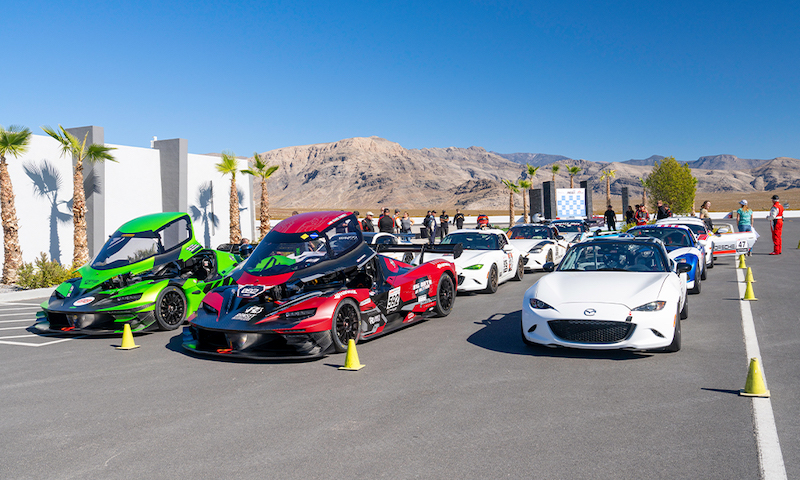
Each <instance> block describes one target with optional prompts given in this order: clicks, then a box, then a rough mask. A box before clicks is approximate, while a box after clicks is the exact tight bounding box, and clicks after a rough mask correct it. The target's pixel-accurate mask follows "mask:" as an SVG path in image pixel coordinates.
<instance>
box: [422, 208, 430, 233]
mask: <svg viewBox="0 0 800 480" xmlns="http://www.w3.org/2000/svg"><path fill="white" fill-rule="evenodd" d="M430 223H431V211H430V210H428V213H426V214H425V218H423V219H422V226H423V227H424V228H425V231H424V232H421V233H422V235H420V237H428V236H430V233H429V232H428V230H430V229H431V227H430V226H429V224H430Z"/></svg>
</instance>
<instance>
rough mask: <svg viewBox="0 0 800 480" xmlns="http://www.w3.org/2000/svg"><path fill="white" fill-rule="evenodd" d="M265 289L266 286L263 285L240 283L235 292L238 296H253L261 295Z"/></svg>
mask: <svg viewBox="0 0 800 480" xmlns="http://www.w3.org/2000/svg"><path fill="white" fill-rule="evenodd" d="M266 290H267V287H266V286H264V285H242V286H240V287H239V290H238V291H237V292H236V296H237V297H239V298H253V297H257V296H259V295H261V294H262V293H264V292H265V291H266Z"/></svg>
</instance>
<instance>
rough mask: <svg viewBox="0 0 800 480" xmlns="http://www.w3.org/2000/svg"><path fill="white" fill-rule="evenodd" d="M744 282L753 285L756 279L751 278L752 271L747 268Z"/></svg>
mask: <svg viewBox="0 0 800 480" xmlns="http://www.w3.org/2000/svg"><path fill="white" fill-rule="evenodd" d="M744 281H745V282H747V283H755V282H756V279H755V278H753V269H751V268H750V267H747V275H745V276H744Z"/></svg>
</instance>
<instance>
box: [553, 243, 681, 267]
mask: <svg viewBox="0 0 800 480" xmlns="http://www.w3.org/2000/svg"><path fill="white" fill-rule="evenodd" d="M667 265H668V264H667V261H666V259H665V258H664V254H663V250H660V248H659V247H658V246H657V245H655V244H641V243H633V242H605V241H604V242H598V243H579V244H577V245H575V246H574V247H572V248H570V249H569V251H567V254H566V255H565V256H564V259H563V260H562V261H561V263H560V264H559V265H558V270H559V271H597V270H605V271H608V270H613V271H624V272H667V271H669V269H668V267H667Z"/></svg>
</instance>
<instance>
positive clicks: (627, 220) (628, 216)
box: [625, 205, 639, 225]
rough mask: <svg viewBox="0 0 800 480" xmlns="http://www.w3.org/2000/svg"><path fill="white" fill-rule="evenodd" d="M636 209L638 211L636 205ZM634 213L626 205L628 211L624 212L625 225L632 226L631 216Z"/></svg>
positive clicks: (631, 208)
mask: <svg viewBox="0 0 800 480" xmlns="http://www.w3.org/2000/svg"><path fill="white" fill-rule="evenodd" d="M636 208H637V209H638V208H639V205H636ZM635 213H636V212H634V211H633V207H631V206H630V205H628V209H627V210H625V223H626V224H628V225H630V224H632V223H633V215H634V214H635Z"/></svg>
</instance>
